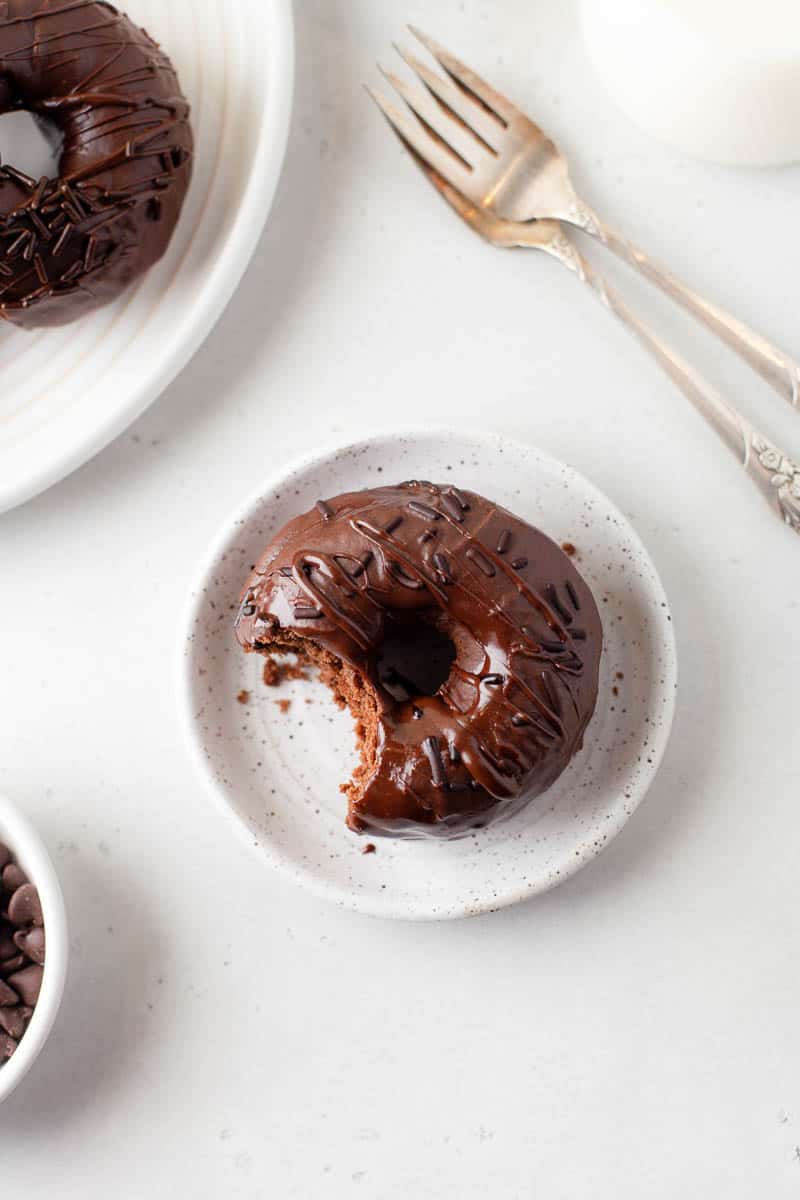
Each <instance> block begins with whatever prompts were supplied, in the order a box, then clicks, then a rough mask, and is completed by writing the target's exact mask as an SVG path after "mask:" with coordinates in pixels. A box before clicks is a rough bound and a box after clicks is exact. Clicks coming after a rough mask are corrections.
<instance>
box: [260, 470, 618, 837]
mask: <svg viewBox="0 0 800 1200" xmlns="http://www.w3.org/2000/svg"><path fill="white" fill-rule="evenodd" d="M388 530H391V532H387V531H388ZM423 534H425V535H427V536H422V535H423ZM513 562H517V563H521V564H524V565H520V566H518V567H514V566H513V565H512V563H513ZM419 622H427V623H430V624H433V625H434V626H435V627H436V629H437V630H439V631H440V632H441V633H444V634H446V635H447V637H449V638H450V640H451V641H452V643H453V645H454V647H455V651H456V657H455V660H454V662H453V663H452V666H451V669H450V674H449V676H448V677H447V679H446V680H445V682H444V683H443V684H442V686H441V687H440V688H439V690H438V692H437V693H436V694H435V695H434V696H411V697H409V698H408V699H403V700H397V699H395V698H394V697H393V696H392V695H390V694H389V692H388V691H386V690H385V689H384V688H383V687H382V686H381V684H380V682H379V674H378V669H377V663H378V659H379V656H380V651H381V645H382V643H383V640H384V636H385V634H386V633H387V632H388V631H389V630H391V629H394V628H395V627H396V626H398V625H402V624H407V623H419ZM236 632H237V637H238V639H239V642H240V644H241V645H242V646H243V647H244V648H245V650H259V649H262V650H263V651H264V652H266V653H270V651H274V650H275V649H276V648H280V647H281V645H282V642H281V639H282V637H283V638H284V641H283V645H284V646H285V645H286V644H287V642H288V641H289V638H287V636H286V634H287V632H288V633H289V634H291V635H293V636H294V637H299V638H309V639H312V640H313V641H314V643H316V644H317V645H318V646H321V647H322V648H323V649H324V650H327V651H329V652H330V653H332V654H334V655H336V656H337V657H338V658H340V659H341V660H342V661H343V662H345V663H347V664H349V665H350V666H351V667H354V668H355V669H356V670H358V671H360V672H361V673H362V674H363V675H364V676H365V677H366V678H367V680H368V681H369V682H370V684H371V685H372V687H373V689H374V690H375V693H376V696H377V700H378V705H379V716H378V724H379V737H378V749H377V758H376V765H375V769H374V771H373V773H372V775H371V777H370V778H369V780H368V781H367V782H366V785H365V787H364V789H363V794H362V795H361V796H360V797H359V798H358V799H357V801H356V802H355V803H352V802H351V805H350V812H349V814H348V824H349V825H350V827H351V828H353V829H355V830H357V831H364V830H369V831H370V832H371V833H373V834H376V833H378V834H391V835H395V836H396V835H407V836H414V835H416V836H419V835H422V834H427V833H436V834H444V835H450V834H453V833H459V832H463V831H464V830H465V829H467V828H469V827H474V826H475V825H476V824H478V823H480V824H486V823H487V821H489V820H494V819H496V818H497V817H498V816H500V815H508V814H510V813H511V812H514V811H516V810H517V809H518V808H520V807H521V806H522V805H523V804H524V803H526V802H527V801H529V800H531V799H532V798H533V797H535V796H537V795H538V794H539V793H541V792H543V791H544V790H545V789H546V788H548V787H549V786H550V785H551V784H552V783H553V781H554V780H555V779H556V778H557V776H558V775H560V774H561V772H562V771H563V770H564V768H565V766H566V765H567V763H568V762H569V761H570V759H571V758H572V756H573V755H574V754H575V752H576V751H577V750H578V749H579V748H580V745H581V743H582V740H583V734H584V730H585V729H586V726H587V724H588V722H589V719H590V717H591V715H592V712H593V711H594V706H595V702H596V699H597V683H598V671H599V663H600V653H601V649H602V627H601V623H600V614H599V612H598V609H597V605H596V604H595V602H594V598H593V596H592V594H591V592H590V590H589V588H588V587H587V585H586V583H585V582H584V581H583V579H582V578H581V576H580V575H579V573H578V571H577V570H576V568H575V566H574V565H573V563H572V562H571V561H570V560H569V558H568V557H567V556H566V555H565V554H564V553H563V551H561V550H560V549H559V547H558V546H556V545H555V543H554V542H552V541H550V539H549V538H547V537H546V536H545V535H544V534H543V533H541V532H540V531H539V530H538V529H534V528H532V527H531V526H530V525H527V524H526V523H525V522H524V521H521V520H519V519H518V518H517V517H514V516H512V514H511V513H509V512H506V511H505V510H504V509H502V508H499V507H498V506H497V505H495V504H492V503H491V502H490V501H489V500H485V499H483V498H482V497H481V496H477V495H475V494H474V493H472V492H464V491H460V490H459V489H458V488H453V487H447V486H437V485H435V484H432V483H427V482H420V481H411V482H408V483H402V484H399V485H397V486H394V487H382V488H376V489H374V490H371V491H363V492H352V493H348V494H346V495H342V496H337V497H335V498H334V499H330V500H327V501H324V502H323V503H322V504H317V505H316V507H315V508H314V509H312V510H311V511H310V512H308V513H305V514H304V515H302V516H299V517H297V518H295V520H293V521H290V522H289V524H288V525H286V526H285V527H284V528H283V529H282V530H281V531H280V533H279V534H278V535H277V536H276V537H275V539H274V540H273V541H272V543H271V544H270V545H269V546H268V547H267V549H266V550H265V552H264V554H263V556H262V557H261V559H260V561H259V563H258V564H257V566H256V568H255V570H254V572H253V574H252V575H251V576H250V579H249V580H248V582H247V585H246V586H245V588H244V590H243V592H242V597H241V605H240V609H239V615H238V617H237V621H236Z"/></svg>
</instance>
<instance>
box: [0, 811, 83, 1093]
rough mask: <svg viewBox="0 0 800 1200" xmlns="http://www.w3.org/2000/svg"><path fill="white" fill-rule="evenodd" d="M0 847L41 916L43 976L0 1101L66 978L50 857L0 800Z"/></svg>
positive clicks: (47, 1021)
mask: <svg viewBox="0 0 800 1200" xmlns="http://www.w3.org/2000/svg"><path fill="white" fill-rule="evenodd" d="M0 842H5V844H6V845H7V846H8V848H9V849H10V850H11V852H12V854H13V855H14V859H15V861H16V862H17V863H18V864H19V866H20V868H21V869H22V870H23V871H24V872H25V874H26V875H27V876H28V879H29V880H30V881H31V883H32V884H34V886H35V887H36V888H37V890H38V892H39V899H40V901H41V904H42V912H43V914H44V932H45V943H46V948H45V959H44V977H43V979H42V989H41V991H40V993H39V999H38V1001H37V1003H36V1007H35V1008H34V1010H33V1016H32V1017H31V1020H30V1024H29V1025H28V1028H27V1029H26V1030H25V1033H24V1034H23V1036H22V1039H21V1040H20V1043H19V1046H18V1048H17V1050H16V1051H15V1053H14V1055H13V1056H12V1057H11V1058H10V1059H9V1060H8V1062H6V1063H4V1064H2V1065H0V1102H2V1101H3V1100H5V1099H7V1097H8V1096H10V1095H11V1093H12V1092H13V1091H14V1089H15V1088H16V1086H17V1084H18V1083H20V1082H21V1080H22V1079H23V1078H24V1077H25V1076H26V1075H27V1073H28V1071H29V1070H30V1069H31V1067H32V1066H33V1064H34V1062H35V1061H36V1059H37V1058H38V1057H39V1053H40V1051H41V1049H42V1047H43V1046H44V1044H45V1042H46V1041H47V1038H48V1035H49V1033H50V1030H51V1029H52V1028H53V1022H54V1021H55V1019H56V1014H57V1013H58V1008H59V1005H60V1003H61V996H62V994H63V991H64V980H65V978H66V974H67V957H68V950H69V941H68V936H67V918H66V912H65V909H64V899H63V897H62V895H61V888H60V886H59V883H58V877H57V875H56V873H55V869H54V867H53V864H52V862H51V861H50V856H49V855H48V853H47V851H46V850H45V848H44V845H43V843H42V840H41V838H40V837H39V835H38V833H37V832H36V830H35V829H34V828H33V826H32V825H31V824H30V823H29V822H28V821H27V820H26V819H25V818H24V817H23V816H21V814H20V813H19V811H18V810H17V809H16V808H14V806H13V805H12V804H11V803H10V802H9V801H8V800H6V799H4V798H3V797H2V796H0Z"/></svg>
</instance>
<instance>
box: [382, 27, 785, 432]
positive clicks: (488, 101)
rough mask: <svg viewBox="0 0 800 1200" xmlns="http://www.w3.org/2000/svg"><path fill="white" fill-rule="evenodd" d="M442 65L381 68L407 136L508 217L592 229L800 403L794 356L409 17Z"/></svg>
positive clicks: (473, 196)
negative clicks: (578, 187) (644, 238)
mask: <svg viewBox="0 0 800 1200" xmlns="http://www.w3.org/2000/svg"><path fill="white" fill-rule="evenodd" d="M409 28H410V30H411V32H412V33H413V34H414V36H415V37H416V38H417V39H418V40H419V41H420V42H422V44H423V45H424V46H425V47H426V48H427V49H428V50H429V51H430V53H431V54H432V55H433V57H434V58H435V59H436V61H437V62H438V63H439V65H440V66H441V67H442V69H443V70H444V71H445V73H446V74H445V75H441V74H439V73H438V72H436V71H432V70H431V69H430V67H428V66H426V64H425V63H423V62H421V61H420V60H419V59H418V58H416V57H415V56H414V55H412V54H409V53H407V52H406V51H404V50H403V49H401V48H400V47H399V46H397V47H395V48H396V49H397V51H398V53H399V54H400V56H401V57H402V58H403V59H404V60H405V62H406V63H407V64H408V66H409V67H411V69H412V71H414V73H415V74H416V75H417V77H418V79H419V80H421V82H422V83H423V85H424V88H413V87H410V86H409V85H408V84H407V83H406V82H405V81H404V80H402V79H400V78H399V76H397V75H396V74H394V73H393V72H391V71H384V72H383V74H384V75H385V76H386V78H387V79H388V80H389V82H390V83H391V84H392V86H393V87H394V88H395V90H396V91H397V92H398V93H399V94H400V95H401V96H402V97H403V99H404V100H405V102H406V104H407V105H408V107H409V108H410V109H411V110H412V112H413V113H415V114H416V116H417V117H418V118H419V120H418V121H414V120H411V119H409V117H408V116H407V115H406V114H405V113H403V112H401V111H400V110H399V109H397V108H395V107H394V106H390V105H387V102H385V101H383V100H382V99H381V98H380V97H378V96H376V97H375V99H376V100H377V101H378V103H379V104H380V105H381V107H382V108H383V110H384V112H385V113H386V116H387V117H388V118H389V120H390V121H391V122H392V124H393V125H394V126H395V127H396V128H397V129H398V131H400V132H402V135H403V137H404V139H405V140H406V141H407V142H408V143H409V144H410V145H411V146H413V147H414V149H415V150H416V151H417V153H418V154H421V155H422V157H423V158H424V159H425V161H426V162H427V163H429V164H430V166H432V167H433V168H434V169H435V170H436V171H438V172H439V173H440V174H441V175H442V176H443V177H444V178H445V179H447V180H448V181H449V182H450V183H451V184H452V186H453V187H455V188H456V189H457V190H458V191H459V192H461V194H462V195H463V196H466V197H467V198H468V199H470V200H472V201H473V203H475V204H476V205H478V206H479V207H480V208H485V209H488V210H489V211H490V212H492V213H494V214H495V215H496V216H498V217H505V218H506V219H508V220H511V221H531V220H534V219H540V218H553V219H556V220H559V221H566V222H567V223H568V224H570V225H575V226H577V227H578V228H579V229H582V230H584V231H585V232H586V233H589V234H591V235H592V236H593V237H596V238H597V239H598V240H599V241H601V242H602V243H603V244H604V245H606V246H608V248H609V249H610V250H613V251H614V252H615V253H616V254H618V255H619V256H620V257H621V258H623V259H624V260H625V261H626V262H628V263H629V264H630V265H632V266H633V267H635V268H636V269H637V270H638V271H640V272H641V273H642V275H644V276H645V277H646V278H647V279H649V280H650V281H651V282H652V283H654V284H656V285H657V286H658V287H659V288H661V290H662V291H663V292H665V293H666V294H667V295H668V296H670V297H671V298H672V299H673V300H675V301H677V303H679V304H680V305H682V306H683V308H685V309H686V310H687V311H688V312H690V313H691V314H692V315H693V316H694V317H696V318H697V319H698V320H699V321H700V322H701V324H703V325H705V326H706V328H708V329H710V330H711V331H712V332H714V333H716V334H717V335H718V336H719V337H720V338H721V339H722V340H723V341H724V342H726V343H727V345H729V346H730V347H731V348H732V349H733V350H735V351H736V352H737V353H738V354H740V355H741V357H742V358H743V359H744V360H745V361H746V362H747V363H748V364H749V365H750V366H751V367H752V368H753V369H754V370H755V371H757V372H758V373H759V374H760V375H761V376H762V377H763V378H764V379H766V380H767V382H768V383H770V384H771V385H772V386H773V387H774V388H775V389H776V391H778V392H779V393H780V394H781V395H782V396H784V397H785V398H786V399H787V400H788V401H789V402H790V403H791V404H793V405H794V406H795V407H797V408H800V366H798V364H797V363H796V362H795V361H794V360H793V359H792V358H791V357H790V356H789V355H788V354H785V353H784V352H783V351H782V350H779V349H778V348H777V347H776V346H774V345H772V343H771V342H769V341H768V340H767V339H766V338H764V337H762V336H761V335H760V334H758V333H756V332H755V331H754V330H752V329H749V328H748V327H747V325H745V324H744V323H743V322H741V321H739V320H737V319H736V317H732V316H730V315H729V314H728V313H726V312H723V310H722V309H720V308H718V307H716V306H715V305H713V304H711V303H710V302H709V301H708V300H704V299H703V298H702V297H701V296H698V295H697V294H696V293H695V292H693V291H692V290H691V289H690V288H688V287H686V286H685V285H684V284H682V283H680V282H679V281H678V280H677V279H675V278H674V277H673V276H671V275H669V274H668V273H667V272H666V271H663V270H662V269H661V268H659V267H657V266H656V265H655V263H653V262H652V261H651V260H650V259H649V258H648V257H647V256H646V255H645V254H644V253H643V252H642V251H641V250H638V249H637V248H636V247H635V246H633V245H632V244H631V243H630V242H629V241H628V240H627V239H626V238H624V237H623V236H622V235H621V234H619V233H616V232H615V231H614V230H612V229H610V228H609V227H608V226H607V225H605V224H604V223H603V222H602V221H601V220H600V218H599V217H598V216H597V215H596V214H595V213H594V212H593V211H592V210H591V209H590V208H589V206H588V205H587V204H585V203H584V202H583V201H582V200H581V199H580V198H579V197H578V195H577V193H576V192H575V189H574V187H573V186H572V182H571V180H570V177H569V171H568V168H567V162H566V159H565V158H564V156H563V154H562V153H561V152H560V150H559V149H558V147H557V146H556V145H555V143H554V142H553V141H551V140H550V138H548V137H547V135H546V134H545V133H544V132H543V131H542V130H541V129H540V128H539V126H538V125H536V124H535V123H534V122H533V121H532V120H531V119H530V118H529V117H527V116H526V115H525V113H523V112H521V111H520V110H519V109H518V108H517V107H516V106H515V105H513V104H512V103H511V101H510V100H507V99H506V97H505V96H502V95H501V94H500V93H499V92H497V91H495V89H494V88H493V87H491V86H490V85H489V84H488V83H486V82H485V80H483V79H481V78H480V76H479V75H476V74H475V72H474V71H472V70H470V68H469V67H467V66H466V65H465V64H464V63H463V62H461V61H460V60H459V59H458V58H456V57H455V55H453V54H450V53H449V52H448V51H447V50H445V49H444V47H443V46H440V45H439V43H438V42H435V41H434V40H433V38H431V37H428V36H427V35H426V34H423V33H421V32H420V30H418V29H416V28H414V27H413V26H409Z"/></svg>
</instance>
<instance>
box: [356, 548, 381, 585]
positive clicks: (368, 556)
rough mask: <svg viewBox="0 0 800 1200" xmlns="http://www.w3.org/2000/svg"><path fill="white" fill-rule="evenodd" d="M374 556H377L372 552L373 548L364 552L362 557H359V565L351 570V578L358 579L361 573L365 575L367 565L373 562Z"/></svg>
mask: <svg viewBox="0 0 800 1200" xmlns="http://www.w3.org/2000/svg"><path fill="white" fill-rule="evenodd" d="M374 557H375V555H374V554H373V553H372V551H371V550H367V551H366V552H365V553H364V554H362V555H361V558H360V559H359V562H358V566H357V567H356V568H355V570H354V571H351V572H350V578H351V579H358V577H359V576H360V575H363V574H364V572H365V571H366V569H367V567H368V566H369V565H370V563H371V562H372V560H373V558H374Z"/></svg>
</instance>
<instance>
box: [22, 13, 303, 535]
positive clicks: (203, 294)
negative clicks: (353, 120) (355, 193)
mask: <svg viewBox="0 0 800 1200" xmlns="http://www.w3.org/2000/svg"><path fill="white" fill-rule="evenodd" d="M270 9H271V11H272V17H271V19H272V23H273V28H274V30H275V31H276V35H275V40H274V43H273V44H274V45H275V47H276V49H275V52H274V54H273V55H272V57H271V59H270V63H271V66H272V67H273V74H272V79H271V81H270V88H269V91H268V100H267V105H266V107H265V109H264V119H263V124H262V131H261V137H260V140H259V144H258V146H257V148H256V150H255V153H254V155H253V165H252V169H251V171H250V176H249V179H248V181H247V185H246V188H245V191H244V194H243V197H242V201H241V203H240V205H239V208H238V211H237V213H236V216H235V218H234V220H233V222H232V226H231V230H230V232H229V234H228V237H227V239H226V243H225V253H224V255H222V256H221V257H220V258H219V259H218V261H217V262H216V263H215V264H214V267H213V268H212V270H211V271H210V272H209V274H208V276H207V277H206V280H205V283H204V285H203V287H202V289H201V291H200V298H199V300H198V301H197V303H196V305H195V306H194V309H193V317H192V319H191V323H190V324H188V325H187V326H186V332H185V333H184V334H183V335H182V336H180V337H178V338H176V339H175V344H174V346H173V347H172V349H171V350H169V351H167V352H165V355H164V357H163V358H161V359H159V361H158V364H157V366H156V367H155V368H154V370H153V372H152V374H151V376H150V378H149V379H147V380H145V382H144V383H143V384H142V385H141V386H140V387H137V388H136V390H135V392H134V393H133V394H132V398H131V400H130V402H129V403H128V404H126V405H125V406H124V408H122V409H121V410H117V411H114V412H113V413H111V414H110V415H109V417H108V419H107V420H104V421H101V422H100V423H98V424H97V425H96V426H95V427H94V428H93V429H92V431H91V433H90V434H89V435H88V436H86V437H85V438H82V439H79V444H76V445H75V446H73V447H72V448H71V449H70V450H69V452H68V453H66V454H60V453H58V452H57V451H56V452H54V453H53V454H52V455H51V456H49V458H48V461H47V462H46V463H44V464H43V465H42V466H40V467H39V468H38V469H36V470H35V471H33V472H32V473H30V474H25V475H24V476H20V477H12V479H11V482H10V484H9V483H4V482H3V480H2V479H0V514H3V513H6V512H10V511H12V510H13V509H15V508H18V507H19V506H20V505H22V504H25V503H26V502H27V501H28V500H33V499H34V498H35V497H36V496H39V495H41V494H42V493H43V492H46V491H47V490H48V489H49V488H51V487H53V486H54V485H55V484H57V483H60V482H61V480H62V479H66V478H67V476H69V475H71V474H72V473H73V472H74V471H77V470H78V468H79V467H82V466H84V465H85V464H86V463H87V462H89V461H90V460H91V459H92V458H94V457H95V456H96V455H97V454H99V453H100V451H101V450H104V449H105V448H106V446H108V445H110V443H111V442H113V441H114V440H115V438H117V437H119V436H120V434H121V433H124V431H125V430H126V429H128V428H129V427H130V426H131V425H132V424H133V422H134V421H136V420H138V418H139V417H140V416H142V414H143V413H144V412H146V410H147V409H148V408H149V407H150V406H151V405H152V404H154V403H155V401H156V400H157V399H158V398H159V396H161V395H162V394H163V393H164V392H165V391H166V389H167V388H168V387H169V386H170V384H171V383H173V382H174V381H175V379H176V378H177V377H178V375H179V374H180V373H181V371H182V370H183V369H184V367H186V366H187V364H188V363H189V362H190V361H191V359H192V358H193V357H194V356H195V354H196V353H197V351H198V350H199V349H200V347H201V346H202V345H203V343H204V342H205V341H206V339H207V338H208V336H209V335H210V333H211V332H212V330H213V329H214V327H215V325H216V324H217V322H218V321H219V320H220V318H221V317H222V314H223V313H224V312H225V310H226V308H227V307H228V305H229V304H230V301H231V300H232V298H233V296H234V293H235V292H236V290H237V289H238V287H239V284H240V283H241V281H242V277H243V276H244V273H245V271H246V270H247V268H248V266H249V264H250V261H251V259H252V257H253V255H254V253H255V251H256V247H257V246H258V243H259V241H260V239H261V236H262V234H263V232H264V227H265V225H266V222H267V218H268V216H269V213H270V210H271V208H272V204H273V201H274V199H275V193H276V191H277V187H278V182H279V180H280V176H281V172H282V170H283V164H284V160H285V157H286V149H287V146H288V142H289V131H290V125H291V115H292V107H293V99H294V79H295V29H294V15H293V10H292V0H270ZM276 64H277V66H276Z"/></svg>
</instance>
